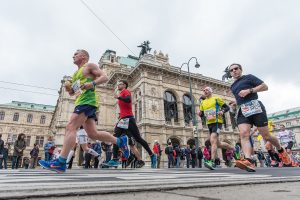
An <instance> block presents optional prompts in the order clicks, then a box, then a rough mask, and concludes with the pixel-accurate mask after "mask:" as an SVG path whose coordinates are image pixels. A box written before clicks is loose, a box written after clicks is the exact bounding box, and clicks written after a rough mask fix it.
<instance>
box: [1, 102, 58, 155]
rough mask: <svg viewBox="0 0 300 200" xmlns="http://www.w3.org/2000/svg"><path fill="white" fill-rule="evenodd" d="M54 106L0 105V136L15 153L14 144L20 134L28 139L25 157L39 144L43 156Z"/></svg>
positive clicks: (17, 103) (28, 104) (13, 103)
mask: <svg viewBox="0 0 300 200" xmlns="http://www.w3.org/2000/svg"><path fill="white" fill-rule="evenodd" d="M53 111H54V106H50V105H43V104H34V103H27V102H18V101H12V102H11V103H8V104H0V134H2V139H3V140H4V142H5V143H7V144H8V145H9V147H10V155H12V153H13V143H14V142H15V140H16V139H17V137H18V135H19V134H20V133H24V134H25V136H26V138H25V140H26V150H25V151H24V156H29V152H30V150H31V149H32V148H33V145H34V144H35V143H36V144H39V146H40V156H43V148H41V147H43V145H44V143H45V142H46V140H47V135H48V134H49V126H50V122H51V119H52V116H53Z"/></svg>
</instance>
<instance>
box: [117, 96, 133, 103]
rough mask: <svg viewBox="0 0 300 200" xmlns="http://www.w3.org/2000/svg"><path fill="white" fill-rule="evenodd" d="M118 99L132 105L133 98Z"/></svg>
mask: <svg viewBox="0 0 300 200" xmlns="http://www.w3.org/2000/svg"><path fill="white" fill-rule="evenodd" d="M117 99H119V100H121V101H124V102H125V103H131V97H130V96H126V97H118V98H117Z"/></svg>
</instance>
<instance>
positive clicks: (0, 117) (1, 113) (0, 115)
mask: <svg viewBox="0 0 300 200" xmlns="http://www.w3.org/2000/svg"><path fill="white" fill-rule="evenodd" d="M4 117H5V112H4V111H1V112H0V120H4Z"/></svg>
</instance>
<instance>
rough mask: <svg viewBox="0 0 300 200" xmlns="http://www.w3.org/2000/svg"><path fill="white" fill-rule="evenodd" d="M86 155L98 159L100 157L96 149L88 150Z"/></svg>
mask: <svg viewBox="0 0 300 200" xmlns="http://www.w3.org/2000/svg"><path fill="white" fill-rule="evenodd" d="M86 153H89V154H91V155H93V156H95V157H98V156H99V154H98V153H97V152H96V151H95V150H94V149H88V150H87V151H86Z"/></svg>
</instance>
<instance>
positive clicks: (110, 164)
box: [103, 159, 120, 167]
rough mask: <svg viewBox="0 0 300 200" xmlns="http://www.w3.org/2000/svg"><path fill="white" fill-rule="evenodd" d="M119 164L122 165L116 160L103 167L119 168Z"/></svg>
mask: <svg viewBox="0 0 300 200" xmlns="http://www.w3.org/2000/svg"><path fill="white" fill-rule="evenodd" d="M119 164H120V163H119V161H117V160H114V159H112V160H110V161H108V162H107V163H103V165H105V166H108V167H118V165H119Z"/></svg>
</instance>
